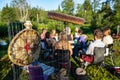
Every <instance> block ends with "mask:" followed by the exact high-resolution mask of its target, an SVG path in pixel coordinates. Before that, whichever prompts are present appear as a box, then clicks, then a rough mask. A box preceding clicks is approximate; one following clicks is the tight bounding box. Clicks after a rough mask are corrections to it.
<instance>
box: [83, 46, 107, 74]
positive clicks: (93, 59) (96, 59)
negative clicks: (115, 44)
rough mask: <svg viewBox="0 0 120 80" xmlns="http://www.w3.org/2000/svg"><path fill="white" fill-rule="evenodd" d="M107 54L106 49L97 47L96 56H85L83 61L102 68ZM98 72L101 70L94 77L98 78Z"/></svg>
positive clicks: (95, 49)
mask: <svg viewBox="0 0 120 80" xmlns="http://www.w3.org/2000/svg"><path fill="white" fill-rule="evenodd" d="M105 53H106V48H105V47H95V48H94V55H83V56H82V59H83V60H84V61H85V62H87V63H92V64H98V65H100V66H102V64H103V63H104V59H105V56H104V54H105ZM98 71H99V69H98V70H97V71H96V73H95V75H94V76H96V74H97V73H98Z"/></svg>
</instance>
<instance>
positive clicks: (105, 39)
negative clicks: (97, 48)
mask: <svg viewBox="0 0 120 80" xmlns="http://www.w3.org/2000/svg"><path fill="white" fill-rule="evenodd" d="M103 42H104V43H105V45H108V44H113V38H112V37H111V36H110V35H108V36H105V37H103Z"/></svg>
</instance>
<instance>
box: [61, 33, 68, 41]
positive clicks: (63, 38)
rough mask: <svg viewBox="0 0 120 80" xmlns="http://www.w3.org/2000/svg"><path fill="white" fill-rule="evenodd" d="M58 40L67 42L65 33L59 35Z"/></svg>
mask: <svg viewBox="0 0 120 80" xmlns="http://www.w3.org/2000/svg"><path fill="white" fill-rule="evenodd" d="M60 40H67V34H66V33H65V32H61V33H60Z"/></svg>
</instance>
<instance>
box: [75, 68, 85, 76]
mask: <svg viewBox="0 0 120 80" xmlns="http://www.w3.org/2000/svg"><path fill="white" fill-rule="evenodd" d="M75 72H76V74H77V75H85V74H86V71H85V70H84V69H83V68H77V69H76V71H75Z"/></svg>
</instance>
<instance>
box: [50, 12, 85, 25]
mask: <svg viewBox="0 0 120 80" xmlns="http://www.w3.org/2000/svg"><path fill="white" fill-rule="evenodd" d="M48 17H49V18H50V19H54V20H60V21H64V22H70V23H74V24H79V25H81V24H84V23H85V20H84V19H83V18H79V17H76V16H71V15H67V14H63V13H57V12H48Z"/></svg>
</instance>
